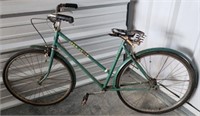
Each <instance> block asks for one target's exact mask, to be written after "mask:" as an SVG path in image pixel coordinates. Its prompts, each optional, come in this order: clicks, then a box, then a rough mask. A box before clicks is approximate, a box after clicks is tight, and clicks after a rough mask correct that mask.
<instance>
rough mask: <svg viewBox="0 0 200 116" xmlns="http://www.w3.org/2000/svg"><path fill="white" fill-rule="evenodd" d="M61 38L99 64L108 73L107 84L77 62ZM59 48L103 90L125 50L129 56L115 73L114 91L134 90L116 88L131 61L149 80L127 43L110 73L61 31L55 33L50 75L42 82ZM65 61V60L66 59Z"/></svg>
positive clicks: (118, 52) (117, 56)
mask: <svg viewBox="0 0 200 116" xmlns="http://www.w3.org/2000/svg"><path fill="white" fill-rule="evenodd" d="M59 36H60V37H61V38H63V39H64V40H65V41H66V42H69V43H70V44H71V45H72V46H73V47H75V48H76V49H78V50H79V51H80V52H81V53H82V54H83V55H85V56H86V57H88V58H89V59H90V60H91V61H92V62H94V63H95V64H97V65H98V66H99V67H100V68H101V69H102V70H103V71H105V72H106V73H108V76H107V77H106V80H105V82H104V83H103V84H102V83H100V82H99V81H98V80H97V79H96V78H95V77H94V76H93V75H92V74H91V73H90V72H89V71H88V70H87V69H86V68H84V66H83V65H82V64H81V63H80V62H79V61H77V60H76V59H75V58H74V57H73V56H72V55H71V54H70V53H69V52H68V51H67V50H66V49H65V48H64V47H63V46H62V45H61V44H60V43H59V42H58V38H59ZM57 47H58V48H59V49H60V50H61V51H63V52H64V53H65V54H66V55H67V56H68V57H69V58H70V59H71V60H72V61H73V62H75V63H76V64H77V65H78V66H79V67H80V68H81V69H82V70H83V72H84V73H86V74H87V76H88V77H89V78H91V79H92V80H93V81H94V82H95V83H96V84H97V85H98V86H99V87H100V88H101V89H108V88H107V87H108V83H109V81H110V79H111V77H112V75H113V72H114V69H115V67H116V64H117V62H118V60H119V57H120V56H121V54H122V51H123V49H124V50H125V52H126V53H127V54H128V58H127V59H126V60H125V61H124V62H123V63H122V64H121V66H120V67H119V68H118V69H117V72H116V73H115V75H114V79H113V87H112V89H110V90H112V91H119V90H133V88H126V89H124V88H116V78H117V75H118V73H119V72H120V70H121V69H122V67H123V66H124V65H125V64H126V63H128V62H129V61H130V60H132V61H133V62H134V63H135V64H136V66H137V67H138V68H139V69H140V70H141V72H142V73H143V74H144V76H145V77H147V78H148V75H147V74H146V72H145V71H144V70H143V68H142V67H141V66H140V64H139V63H137V61H135V58H134V57H135V56H134V55H133V54H131V52H129V51H128V50H127V49H126V47H125V42H124V41H122V43H121V45H120V47H119V49H118V51H117V54H116V57H115V60H114V61H113V63H112V65H111V67H110V71H108V70H107V69H106V68H105V67H104V66H103V65H102V64H101V63H100V62H98V61H97V60H96V59H94V58H93V57H92V56H91V55H90V54H89V53H87V52H86V51H85V50H84V49H82V48H81V47H80V46H78V45H77V44H76V43H75V42H74V41H72V40H70V39H69V38H68V37H67V36H65V35H64V34H63V33H62V32H60V31H57V32H55V35H54V42H53V45H52V49H51V55H50V58H49V60H50V63H49V70H48V73H47V75H46V76H45V77H44V78H42V79H41V82H42V81H43V80H45V79H46V78H47V76H48V74H49V72H50V70H51V65H52V63H53V57H54V55H55V52H56V51H55V50H56V49H57ZM64 59H65V58H64Z"/></svg>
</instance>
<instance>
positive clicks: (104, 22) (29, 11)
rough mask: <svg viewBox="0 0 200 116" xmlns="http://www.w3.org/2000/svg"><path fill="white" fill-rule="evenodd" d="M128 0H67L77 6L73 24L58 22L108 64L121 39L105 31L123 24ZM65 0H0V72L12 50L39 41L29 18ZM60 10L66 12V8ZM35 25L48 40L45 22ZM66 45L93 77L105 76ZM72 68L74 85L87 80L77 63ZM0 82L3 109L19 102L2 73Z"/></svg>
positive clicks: (50, 32) (14, 51)
mask: <svg viewBox="0 0 200 116" xmlns="http://www.w3.org/2000/svg"><path fill="white" fill-rule="evenodd" d="M128 1H129V0H109V1H108V0H101V1H100V0H67V2H71V3H77V4H78V5H79V8H78V9H77V10H75V11H73V14H71V15H72V16H74V17H75V23H74V24H73V25H70V24H67V23H62V24H63V25H62V31H63V32H64V33H65V34H67V35H68V36H69V37H70V38H71V39H72V40H75V42H76V43H78V44H80V46H81V47H83V48H84V49H85V50H86V51H88V52H89V53H91V55H92V56H94V57H95V58H97V59H98V60H100V62H101V63H102V64H104V65H105V66H106V67H107V68H109V66H110V64H111V62H112V61H113V60H112V59H113V57H114V56H115V54H116V50H117V47H118V46H119V43H120V42H121V40H120V39H118V38H113V37H110V36H108V35H107V34H108V33H109V32H110V29H111V28H113V27H119V28H126V27H125V20H126V5H127V2H128ZM65 2H66V0H48V1H47V0H44V1H43V0H42V1H41V0H29V1H27V0H15V1H9V0H4V1H1V11H0V12H1V19H0V22H1V23H0V24H1V25H0V29H1V31H0V32H1V33H0V38H1V40H0V43H1V45H0V48H1V59H0V62H1V69H0V72H1V73H2V68H3V66H4V64H5V62H6V60H7V59H8V58H9V57H10V56H11V55H13V54H14V53H16V51H18V50H20V49H24V48H27V47H29V46H30V45H32V44H41V45H42V44H43V42H42V40H41V38H40V37H39V36H38V34H37V33H36V32H35V30H34V29H33V28H32V26H31V24H30V21H29V20H30V18H32V17H35V18H45V17H46V15H47V14H49V13H52V12H53V10H54V9H55V7H56V5H57V4H59V3H65ZM64 13H65V14H69V13H67V12H64ZM36 26H37V27H38V29H39V30H40V32H42V35H44V37H45V39H46V41H47V42H52V40H53V36H52V35H53V32H52V29H50V28H49V27H48V26H47V25H46V22H44V21H37V25H36ZM64 45H65V44H64ZM65 46H66V45H65ZM66 48H67V49H68V50H69V51H70V52H72V53H73V54H75V56H76V58H78V59H79V60H80V61H81V63H82V64H84V65H85V66H86V67H87V69H88V70H89V71H91V72H92V74H94V75H95V76H96V77H97V78H99V79H101V78H104V77H105V76H106V75H105V73H103V71H100V70H99V69H100V68H97V67H96V65H95V64H93V63H91V62H90V61H89V59H87V58H85V57H84V56H83V55H81V54H80V53H78V52H77V51H75V50H74V49H72V47H70V46H66ZM75 70H76V74H77V85H82V84H86V83H88V82H89V80H88V79H87V78H86V76H85V74H84V73H83V72H82V71H81V70H80V69H79V68H78V67H75ZM0 84H1V109H6V108H9V107H12V106H16V105H18V104H20V103H21V102H19V101H18V100H16V99H15V98H13V97H12V95H10V93H9V92H8V91H7V90H6V88H5V86H4V84H3V82H2V76H1V77H0Z"/></svg>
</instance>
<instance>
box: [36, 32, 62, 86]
mask: <svg viewBox="0 0 200 116" xmlns="http://www.w3.org/2000/svg"><path fill="white" fill-rule="evenodd" d="M58 36H59V35H58V32H57V31H56V32H55V34H54V42H53V45H52V46H53V47H52V50H51V54H50V58H49V66H48V71H47V73H46V74H45V76H44V77H42V78H41V79H40V80H39V81H38V83H39V84H41V83H42V82H43V81H44V80H45V79H46V78H47V77H48V76H49V73H50V71H51V67H52V64H53V58H54V55H55V50H54V48H56V44H57V43H58Z"/></svg>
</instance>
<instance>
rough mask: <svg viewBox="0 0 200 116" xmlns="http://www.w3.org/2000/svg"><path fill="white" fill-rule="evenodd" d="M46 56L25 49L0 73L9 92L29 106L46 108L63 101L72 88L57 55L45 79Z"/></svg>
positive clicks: (68, 70)
mask: <svg viewBox="0 0 200 116" xmlns="http://www.w3.org/2000/svg"><path fill="white" fill-rule="evenodd" d="M48 65H49V56H48V54H47V53H45V52H44V50H35V49H28V50H25V51H22V52H19V53H17V54H16V55H14V56H13V57H11V58H10V59H9V60H8V62H7V63H6V65H5V68H4V71H3V81H4V84H5V86H6V87H7V89H8V90H9V91H10V93H11V94H12V95H13V96H15V97H16V98H18V99H19V100H21V101H23V102H26V103H29V104H33V105H50V104H55V103H58V102H60V101H62V100H63V99H64V98H66V97H67V96H68V95H69V94H70V92H71V91H72V89H73V87H74V83H75V82H73V77H72V73H71V70H70V69H69V66H68V65H66V63H65V62H64V61H63V60H62V59H61V58H60V57H59V56H57V55H55V57H54V59H53V64H52V69H51V72H50V74H49V76H48V77H47V78H46V79H45V80H44V81H43V82H42V83H39V80H41V78H42V77H43V76H44V75H45V74H46V73H47V70H48Z"/></svg>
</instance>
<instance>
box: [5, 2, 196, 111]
mask: <svg viewBox="0 0 200 116" xmlns="http://www.w3.org/2000/svg"><path fill="white" fill-rule="evenodd" d="M65 7H68V8H75V9H76V8H78V5H77V4H72V3H66V4H59V5H58V6H57V7H56V12H55V13H53V14H50V15H48V16H47V19H48V20H50V22H52V23H53V27H54V30H55V34H54V42H53V44H52V46H48V45H45V46H39V45H33V46H31V47H30V48H29V49H26V50H23V51H20V52H18V53H16V54H15V55H13V56H12V57H11V58H10V59H9V60H8V61H7V63H6V64H5V67H4V70H3V81H4V84H5V86H6V87H7V89H8V90H9V92H10V93H11V94H12V95H13V96H15V97H16V98H17V99H19V100H21V101H22V102H25V103H28V104H32V105H51V104H55V103H58V102H60V101H62V100H64V99H65V98H66V97H67V96H68V95H69V94H70V93H71V92H72V91H73V89H74V88H75V85H76V74H75V71H74V69H73V67H72V65H71V64H70V62H69V61H68V60H67V59H66V58H65V57H64V56H63V55H61V54H60V53H59V52H58V51H57V49H60V50H61V51H62V52H64V53H65V54H66V55H67V56H68V58H70V59H71V60H72V61H73V62H74V63H75V64H77V65H78V66H79V67H80V68H81V69H82V70H83V71H84V72H85V73H86V74H87V76H88V77H89V78H91V79H92V80H93V81H94V83H95V84H97V85H98V86H99V87H100V88H101V90H102V92H106V91H116V92H117V94H118V96H119V98H120V100H121V101H122V102H123V103H124V104H125V105H126V106H128V107H129V108H131V109H133V110H136V111H138V112H143V113H164V112H168V111H172V110H174V109H176V108H178V107H180V106H181V105H183V104H184V103H185V102H187V100H188V99H189V98H190V97H191V95H192V93H193V92H194V90H195V87H196V86H197V85H196V84H195V81H196V79H197V75H196V72H195V69H194V67H193V65H192V64H191V62H190V60H189V59H188V58H187V57H186V56H185V55H184V54H182V53H180V52H178V51H175V50H172V49H169V48H150V49H146V50H142V51H140V52H137V53H135V52H134V48H135V47H136V46H137V45H138V46H139V45H140V43H141V42H142V41H143V40H144V38H145V34H144V33H143V32H142V31H139V30H134V31H131V32H128V31H127V30H123V29H116V28H114V29H112V33H110V34H109V35H110V36H114V37H119V38H121V39H122V42H121V45H120V46H119V49H118V52H117V54H116V57H115V60H114V61H113V63H112V66H111V67H110V69H107V68H106V67H104V66H103V65H102V64H101V63H99V62H98V61H97V60H95V59H94V58H93V57H92V56H91V55H90V54H89V53H87V51H85V50H83V49H82V48H81V47H80V46H78V45H77V44H76V43H75V42H74V41H72V40H71V39H69V38H68V37H67V36H66V35H64V34H63V33H62V32H61V28H60V25H61V22H62V21H66V22H69V23H73V22H74V18H73V17H72V16H68V15H63V14H59V12H60V11H61V9H63V8H65ZM36 31H37V30H36ZM58 38H63V39H64V40H65V41H66V42H68V43H70V44H71V45H72V46H73V47H74V48H76V49H78V50H79V51H80V52H81V53H82V54H83V55H85V57H88V58H89V59H90V60H91V61H92V62H94V63H95V64H97V66H99V67H100V68H101V69H102V70H103V71H104V72H105V73H107V77H106V79H105V82H104V83H101V82H100V81H99V80H97V79H96V78H95V77H94V76H93V75H91V73H90V72H89V71H88V70H87V69H86V68H84V66H83V65H81V64H80V63H79V61H78V60H76V59H75V58H74V57H73V56H72V55H71V54H70V53H69V52H68V51H67V50H66V49H65V48H64V47H63V46H62V45H61V44H60V43H59V41H58ZM130 48H131V49H130ZM122 54H126V57H125V59H124V61H123V63H122V64H121V65H120V67H119V68H118V69H117V70H116V72H114V68H115V67H116V64H117V62H118V60H119V57H120V56H121V55H122ZM111 80H112V81H113V82H112V84H111V85H109V82H110V81H111ZM91 94H95V93H87V94H86V95H85V96H84V98H83V104H84V103H86V101H87V99H88V96H89V95H91Z"/></svg>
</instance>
